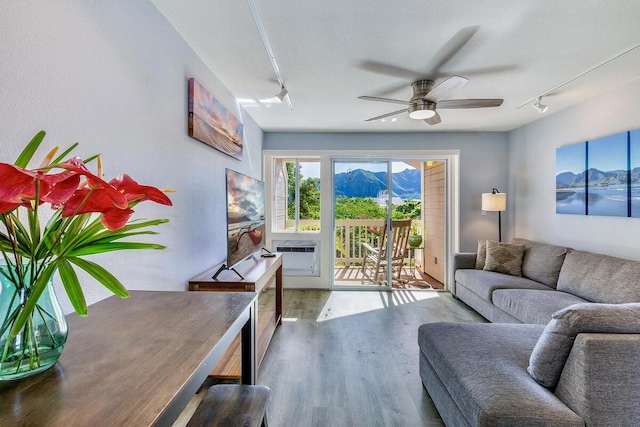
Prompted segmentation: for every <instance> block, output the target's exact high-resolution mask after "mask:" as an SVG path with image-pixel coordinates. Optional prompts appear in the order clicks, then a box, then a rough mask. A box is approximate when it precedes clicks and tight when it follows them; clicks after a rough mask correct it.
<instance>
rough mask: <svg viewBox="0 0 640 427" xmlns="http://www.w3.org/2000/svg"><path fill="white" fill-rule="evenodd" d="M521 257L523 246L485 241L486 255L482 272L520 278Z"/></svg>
mask: <svg viewBox="0 0 640 427" xmlns="http://www.w3.org/2000/svg"><path fill="white" fill-rule="evenodd" d="M523 255H524V245H516V244H511V243H502V242H494V241H491V240H487V255H486V259H485V262H484V268H483V270H485V271H496V272H498V273H505V274H510V275H512V276H522V257H523Z"/></svg>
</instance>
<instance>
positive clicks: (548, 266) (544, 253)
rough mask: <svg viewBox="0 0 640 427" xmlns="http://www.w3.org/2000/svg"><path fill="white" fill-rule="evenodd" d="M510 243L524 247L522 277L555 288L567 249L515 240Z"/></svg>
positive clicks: (525, 240)
mask: <svg viewBox="0 0 640 427" xmlns="http://www.w3.org/2000/svg"><path fill="white" fill-rule="evenodd" d="M512 243H516V244H519V245H524V246H525V250H524V257H523V258H522V275H523V276H524V277H526V278H528V279H531V280H535V281H536V282H540V283H544V284H545V285H547V286H550V287H552V288H555V287H556V285H557V283H558V276H559V275H560V269H561V268H562V264H563V262H564V258H565V256H566V255H567V252H568V250H569V249H568V248H565V247H563V246H556V245H549V244H546V243H541V242H534V241H532V240H527V239H520V238H516V239H513V240H512Z"/></svg>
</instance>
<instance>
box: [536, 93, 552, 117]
mask: <svg viewBox="0 0 640 427" xmlns="http://www.w3.org/2000/svg"><path fill="white" fill-rule="evenodd" d="M541 100H542V97H541V96H539V97H538V100H537V101H536V103H535V104H533V108H535V109H536V110H538V113H540V114H542V113H544V112H545V111H547V109H548V108H549V106H548V105H544V104H543V103H541V102H540V101H541Z"/></svg>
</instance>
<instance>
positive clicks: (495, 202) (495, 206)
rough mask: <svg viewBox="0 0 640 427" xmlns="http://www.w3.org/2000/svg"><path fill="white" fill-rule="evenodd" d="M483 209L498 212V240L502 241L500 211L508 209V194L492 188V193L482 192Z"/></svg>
mask: <svg viewBox="0 0 640 427" xmlns="http://www.w3.org/2000/svg"><path fill="white" fill-rule="evenodd" d="M482 210H483V211H485V212H498V241H499V242H502V219H501V217H500V213H501V212H502V211H505V210H507V195H506V194H505V193H501V192H499V191H498V190H497V189H495V188H494V189H492V190H491V193H482Z"/></svg>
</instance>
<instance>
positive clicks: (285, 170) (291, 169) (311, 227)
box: [273, 158, 320, 231]
mask: <svg viewBox="0 0 640 427" xmlns="http://www.w3.org/2000/svg"><path fill="white" fill-rule="evenodd" d="M273 186H274V187H273V194H274V195H275V203H274V213H275V215H274V218H275V220H274V223H273V226H274V231H319V230H320V159H310V158H304V159H297V158H296V159H291V158H286V159H285V158H276V159H274V180H273Z"/></svg>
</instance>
